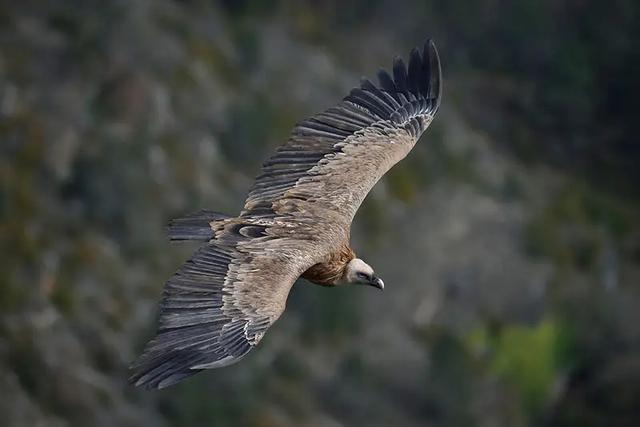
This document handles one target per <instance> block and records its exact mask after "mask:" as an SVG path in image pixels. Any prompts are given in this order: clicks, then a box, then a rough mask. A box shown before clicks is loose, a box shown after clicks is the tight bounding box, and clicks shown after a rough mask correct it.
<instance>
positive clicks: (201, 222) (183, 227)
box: [167, 209, 229, 242]
mask: <svg viewBox="0 0 640 427" xmlns="http://www.w3.org/2000/svg"><path fill="white" fill-rule="evenodd" d="M226 218H229V216H228V215H225V214H222V213H219V212H213V211H210V210H206V209H202V210H199V211H198V212H194V213H192V214H189V215H187V216H185V217H182V218H176V219H172V220H171V221H169V225H168V226H167V234H168V236H169V239H170V240H196V241H201V242H206V241H209V240H211V239H213V237H214V236H213V230H212V229H211V223H212V222H213V221H218V220H222V219H226Z"/></svg>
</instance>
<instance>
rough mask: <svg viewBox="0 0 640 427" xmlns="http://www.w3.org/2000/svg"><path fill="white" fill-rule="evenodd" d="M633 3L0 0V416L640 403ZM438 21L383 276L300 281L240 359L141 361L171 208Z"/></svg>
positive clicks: (447, 422) (232, 170) (494, 415)
mask: <svg viewBox="0 0 640 427" xmlns="http://www.w3.org/2000/svg"><path fill="white" fill-rule="evenodd" d="M638 22H640V3H639V2H637V1H635V0H610V1H607V2H597V1H582V0H562V1H551V0H547V1H539V0H522V1H517V2H511V1H501V0H481V1H476V2H467V1H463V0H433V1H417V0H416V1H406V2H396V1H381V0H358V1H353V2H342V1H337V0H333V1H310V0H307V1H301V2H300V1H293V0H283V1H275V2H269V1H264V0H242V1H230V0H228V1H220V2H214V1H197V0H193V1H186V0H185V1H171V0H153V1H151V0H136V1H133V0H113V1H98V0H87V1H68V0H60V1H56V2H41V1H32V0H23V1H19V2H7V1H2V2H0V245H1V246H0V254H1V256H0V269H1V271H2V274H1V275H0V396H2V398H1V399H0V414H2V415H1V416H2V424H3V425H4V426H264V427H267V426H332V427H333V426H336V427H338V426H362V425H368V426H388V425H396V426H471V425H476V426H538V425H545V426H546V425H550V426H603V425H607V426H636V425H640V340H639V339H640V328H639V327H638V325H640V289H639V287H638V285H639V278H640V208H639V204H640V173H639V169H640V144H639V143H638V140H637V121H638V117H640V103H639V99H640V96H639V95H640V86H639V83H638V82H639V81H640V79H639V76H640V45H639V44H640V25H638ZM427 37H433V38H434V39H435V40H436V43H437V45H438V48H439V50H440V55H441V59H442V62H443V67H444V69H443V71H444V76H445V89H444V99H443V102H442V107H441V109H440V112H439V114H438V116H437V117H436V120H435V121H434V123H433V124H432V126H431V127H430V128H429V130H428V131H427V133H426V134H425V135H424V136H423V138H422V140H421V141H420V142H419V143H418V145H417V146H416V147H415V149H414V150H413V152H412V153H411V155H410V156H409V157H408V158H407V159H406V161H404V162H403V163H402V164H401V165H400V166H398V167H397V168H395V169H394V170H393V171H391V173H389V174H388V175H387V176H386V177H385V178H384V179H383V180H382V181H381V182H380V183H379V185H378V186H377V187H376V188H375V189H374V190H373V192H372V193H371V194H370V195H369V197H368V198H367V200H366V202H365V203H364V205H363V206H362V208H361V210H360V213H359V215H358V216H357V218H356V221H355V223H354V226H353V240H354V242H353V243H354V246H355V248H356V250H357V251H358V254H359V255H361V256H362V257H363V258H365V259H367V260H368V261H370V263H371V264H372V265H374V266H375V267H376V270H377V272H378V273H379V274H380V275H381V276H382V277H383V278H384V279H385V282H386V283H387V289H386V290H385V292H384V293H380V292H377V291H375V290H371V289H362V288H356V287H354V288H341V289H325V288H321V287H316V286H312V285H309V284H308V283H305V282H302V281H301V282H300V283H298V284H296V285H295V286H294V288H293V290H292V293H291V295H290V298H289V302H288V309H287V311H286V312H285V314H284V315H283V317H282V318H281V319H280V320H279V321H278V322H277V323H276V325H275V326H274V327H273V328H272V329H271V330H270V331H269V333H268V334H267V335H266V337H265V339H264V340H263V341H262V343H261V344H260V347H259V349H258V350H257V351H253V352H252V353H250V354H249V355H248V356H247V357H246V358H245V359H244V360H243V361H242V363H240V364H237V365H235V366H232V367H229V368H225V369H223V370H214V371H209V372H206V373H202V374H199V375H197V376H196V377H193V378H192V379H189V380H187V381H185V382H184V383H182V384H180V385H178V386H176V387H172V388H169V389H166V390H163V391H160V392H157V391H156V392H145V391H142V390H137V389H133V388H131V387H130V386H129V385H128V384H127V383H126V377H127V370H126V369H127V365H128V364H129V363H130V362H131V361H132V360H133V359H134V358H135V357H136V355H137V354H138V353H139V352H140V350H141V349H142V346H143V344H144V343H145V341H146V340H147V339H148V338H149V337H150V336H151V335H152V333H153V331H154V329H155V320H156V316H157V308H156V307H157V306H156V304H157V301H158V299H159V296H160V294H161V292H162V286H163V282H164V280H166V279H167V278H168V277H169V275H170V274H171V273H172V272H173V271H175V270H176V269H177V268H178V266H179V265H180V264H181V263H182V261H184V260H185V259H186V258H187V257H188V256H189V255H190V253H191V252H192V251H193V250H194V249H195V247H194V246H193V245H190V244H182V245H180V244H178V245H176V244H169V243H168V241H167V239H166V237H165V234H164V226H165V224H166V223H167V221H168V220H169V219H170V218H172V217H176V216H182V215H184V214H186V213H189V212H192V211H195V210H198V209H200V208H210V209H214V210H219V211H222V212H227V213H230V214H233V213H236V212H238V211H239V209H240V207H241V206H242V203H243V200H244V196H245V194H246V192H247V190H248V188H249V186H250V185H251V182H252V178H253V177H254V176H255V175H257V173H258V170H259V166H260V163H261V161H262V160H263V159H264V158H265V157H267V156H268V155H269V153H271V152H272V151H273V150H274V148H275V147H276V146H277V145H278V144H280V143H282V142H283V141H285V139H286V138H287V135H288V133H289V131H290V129H291V128H292V126H293V125H294V123H295V122H297V121H299V120H302V119H303V118H305V117H307V116H309V115H311V114H313V113H315V112H320V111H322V110H323V109H325V108H328V107H330V106H332V105H333V104H334V103H335V102H337V101H338V100H339V99H340V98H342V97H343V96H345V95H346V94H347V92H348V90H349V89H350V88H351V87H353V86H355V85H357V84H358V82H359V79H360V77H361V76H363V75H368V76H371V77H373V76H375V72H376V71H377V70H378V68H380V67H385V68H389V67H390V64H391V59H392V57H393V56H394V55H396V54H399V55H402V56H404V57H405V58H406V57H407V56H408V52H409V50H410V49H411V48H412V47H413V46H416V45H421V44H422V43H423V41H424V40H425V39H426V38H427Z"/></svg>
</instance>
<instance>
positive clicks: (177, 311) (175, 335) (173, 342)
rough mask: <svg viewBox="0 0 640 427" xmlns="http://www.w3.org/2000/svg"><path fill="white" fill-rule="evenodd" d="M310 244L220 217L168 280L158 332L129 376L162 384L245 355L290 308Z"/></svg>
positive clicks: (142, 382)
mask: <svg viewBox="0 0 640 427" xmlns="http://www.w3.org/2000/svg"><path fill="white" fill-rule="evenodd" d="M223 221H227V220H223ZM270 228H271V230H272V231H273V230H275V229H276V228H277V225H275V223H272V227H270ZM292 248H296V249H292ZM307 249H308V248H305V247H304V245H301V244H300V243H296V242H291V241H289V239H287V238H284V237H275V236H269V235H267V227H263V226H258V225H254V224H248V223H243V222H241V221H237V220H229V221H227V222H226V223H224V224H222V226H221V227H220V228H219V229H218V230H217V232H216V236H215V240H213V241H211V242H209V243H207V244H205V245H203V246H202V247H201V248H200V249H199V250H198V251H197V252H196V253H195V254H194V255H193V257H192V258H191V259H190V260H188V261H187V262H186V263H185V264H184V265H183V266H182V267H181V268H180V270H179V271H178V272H177V273H176V274H175V275H174V276H173V277H172V278H171V279H169V280H168V281H167V283H166V285H165V290H164V296H163V299H162V302H161V305H160V320H159V328H158V332H157V335H156V337H155V338H154V339H153V340H151V341H150V342H149V343H148V344H147V346H146V348H145V351H144V353H143V355H142V356H141V357H140V358H139V359H138V360H137V361H136V362H135V363H134V364H133V365H132V367H131V369H132V371H133V375H132V376H131V378H130V381H131V382H132V383H133V384H134V385H136V386H145V387H147V388H164V387H167V386H169V385H172V384H175V383H177V382H179V381H181V380H182V379H184V378H186V377H188V376H191V375H193V374H195V373H197V372H199V371H200V370H202V369H208V368H218V367H222V366H227V365H230V364H232V363H235V362H237V361H238V360H240V359H241V358H242V357H243V356H244V355H245V354H247V353H248V352H249V351H250V350H251V349H252V348H253V347H254V346H255V345H256V344H257V343H258V342H259V341H260V339H261V338H262V336H263V335H264V332H265V331H266V330H267V328H269V326H271V324H273V322H275V321H276V320H277V319H278V317H280V315H281V314H282V312H283V311H284V307H285V303H286V300H287V295H288V294H289V290H290V288H291V286H292V285H293V283H294V282H295V280H296V279H297V278H298V277H299V276H300V274H302V272H304V271H305V270H306V268H308V267H309V266H310V265H311V264H312V262H311V261H310V260H308V259H307V258H308V256H307V255H305V252H306V251H307Z"/></svg>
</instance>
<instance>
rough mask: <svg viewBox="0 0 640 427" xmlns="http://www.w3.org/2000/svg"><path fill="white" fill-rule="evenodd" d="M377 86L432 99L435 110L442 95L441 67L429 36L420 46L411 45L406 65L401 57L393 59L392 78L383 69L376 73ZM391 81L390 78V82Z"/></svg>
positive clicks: (436, 51) (434, 46)
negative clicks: (420, 47)
mask: <svg viewBox="0 0 640 427" xmlns="http://www.w3.org/2000/svg"><path fill="white" fill-rule="evenodd" d="M378 77H379V79H380V86H382V88H383V89H384V90H386V91H387V92H390V93H403V94H404V95H405V96H407V95H409V96H410V95H413V96H415V97H416V98H418V99H426V100H429V101H431V102H430V103H429V104H430V106H431V107H430V110H431V111H432V112H435V111H436V110H437V109H438V107H439V106H440V99H441V98H442V68H441V65H440V57H439V55H438V50H437V49H436V45H435V43H434V42H433V40H432V39H428V40H427V41H426V42H425V44H424V47H423V49H422V53H421V52H420V50H419V49H418V48H413V49H412V50H411V53H410V54H409V66H408V67H407V66H405V63H404V61H403V60H402V58H400V57H395V58H394V59H393V79H392V80H391V78H390V76H389V75H388V74H387V73H385V72H379V73H378ZM389 80H391V81H389Z"/></svg>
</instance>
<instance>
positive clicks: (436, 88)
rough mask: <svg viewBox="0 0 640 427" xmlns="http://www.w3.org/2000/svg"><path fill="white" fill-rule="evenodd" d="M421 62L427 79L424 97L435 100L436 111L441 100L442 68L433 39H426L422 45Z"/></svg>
mask: <svg viewBox="0 0 640 427" xmlns="http://www.w3.org/2000/svg"><path fill="white" fill-rule="evenodd" d="M422 61H423V66H424V68H425V78H426V79H427V80H426V82H427V92H426V93H425V94H424V95H425V96H426V97H427V98H428V99H435V105H434V110H437V109H438V107H439V106H440V100H441V99H442V66H441V64H440V56H439V55H438V49H437V48H436V44H435V43H434V42H433V39H428V40H427V42H426V43H425V44H424V48H423V52H422ZM426 70H428V71H426Z"/></svg>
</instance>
